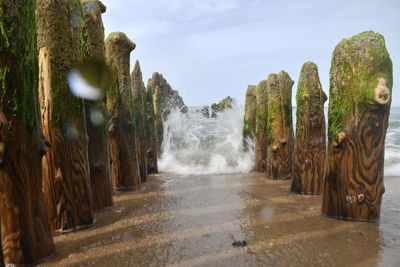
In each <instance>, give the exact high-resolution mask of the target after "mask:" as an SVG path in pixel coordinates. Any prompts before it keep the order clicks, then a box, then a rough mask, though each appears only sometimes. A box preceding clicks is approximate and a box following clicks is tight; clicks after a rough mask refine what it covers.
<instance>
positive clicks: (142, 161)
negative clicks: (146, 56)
mask: <svg viewBox="0 0 400 267" xmlns="http://www.w3.org/2000/svg"><path fill="white" fill-rule="evenodd" d="M131 79H132V95H133V105H134V117H135V122H136V128H135V130H136V140H135V141H136V148H137V154H138V161H139V169H140V179H141V182H142V183H144V182H146V181H147V149H146V147H147V144H146V141H147V140H146V128H145V127H146V125H145V123H146V121H145V119H146V118H145V114H146V95H145V94H146V87H145V85H144V83H143V77H142V71H141V70H140V64H139V61H136V63H135V67H134V69H133V72H132V77H131Z"/></svg>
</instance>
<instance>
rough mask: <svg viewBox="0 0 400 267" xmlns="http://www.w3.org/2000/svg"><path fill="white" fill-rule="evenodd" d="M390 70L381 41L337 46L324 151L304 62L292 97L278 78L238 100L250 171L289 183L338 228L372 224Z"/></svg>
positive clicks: (317, 103)
mask: <svg viewBox="0 0 400 267" xmlns="http://www.w3.org/2000/svg"><path fill="white" fill-rule="evenodd" d="M392 81H393V74H392V62H391V59H390V56H389V54H388V52H387V50H386V46H385V40H384V38H383V36H382V35H380V34H378V33H374V32H371V31H369V32H363V33H360V34H358V35H356V36H353V37H352V38H349V39H344V40H343V41H342V42H340V43H339V44H338V45H337V46H336V48H335V50H334V52H333V59H332V65H331V69H330V90H329V94H330V99H329V111H328V138H327V140H328V145H327V148H326V131H325V118H324V102H325V101H326V100H327V97H326V95H325V93H324V92H323V91H322V87H321V83H320V79H319V74H318V68H317V65H316V64H314V63H312V62H306V63H305V64H304V65H303V67H302V69H301V73H300V78H299V82H298V87H297V94H296V103H297V110H296V117H297V123H296V138H294V133H293V126H292V99H291V96H292V86H293V81H292V80H291V78H290V77H289V75H288V74H287V73H286V72H284V71H282V72H280V73H279V74H270V75H269V76H268V79H267V80H264V81H261V82H260V83H259V84H258V85H257V86H249V87H248V89H247V92H246V104H245V121H244V137H245V138H247V137H250V138H254V139H255V150H256V151H255V154H256V163H255V171H259V172H266V175H267V178H269V179H283V180H286V179H292V185H291V191H292V192H295V193H299V194H321V193H323V204H322V213H323V214H324V215H326V216H329V217H334V218H340V219H345V220H361V221H375V220H377V219H379V215H380V207H381V201H382V196H383V193H384V184H383V174H384V172H383V165H384V149H385V136H386V130H387V127H388V118H389V112H390V104H391V94H392Z"/></svg>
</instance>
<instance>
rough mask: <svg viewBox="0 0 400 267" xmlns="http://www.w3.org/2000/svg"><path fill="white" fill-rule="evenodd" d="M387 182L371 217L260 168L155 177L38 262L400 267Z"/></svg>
mask: <svg viewBox="0 0 400 267" xmlns="http://www.w3.org/2000/svg"><path fill="white" fill-rule="evenodd" d="M385 179H386V180H385V185H386V194H385V196H384V201H383V205H382V215H381V220H380V222H379V223H363V222H348V221H340V220H335V219H330V218H326V217H324V216H322V215H321V214H320V209H321V196H304V195H296V194H293V193H290V192H289V187H290V181H270V180H267V179H265V178H264V175H263V174H259V173H252V174H240V175H210V176H186V177H182V176H172V175H168V174H162V175H157V176H150V182H149V183H148V184H147V185H146V186H145V188H143V189H142V190H141V191H139V192H130V193H121V194H118V195H116V196H115V204H116V206H115V208H114V209H113V210H108V211H104V212H100V213H98V214H97V216H96V218H97V223H96V225H95V226H94V227H92V228H90V229H87V230H84V231H81V232H75V233H70V234H66V235H59V236H56V237H55V243H56V248H57V254H56V255H55V256H54V257H53V258H51V259H50V260H49V261H47V262H46V263H44V264H41V265H40V266H169V265H170V266H202V265H209V266H377V265H378V266H400V193H399V192H398V189H399V188H400V177H397V178H396V177H387V178H385ZM239 240H246V241H247V243H248V245H247V246H246V247H238V248H237V247H233V246H232V243H233V242H234V241H239Z"/></svg>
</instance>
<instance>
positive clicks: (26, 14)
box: [0, 0, 38, 130]
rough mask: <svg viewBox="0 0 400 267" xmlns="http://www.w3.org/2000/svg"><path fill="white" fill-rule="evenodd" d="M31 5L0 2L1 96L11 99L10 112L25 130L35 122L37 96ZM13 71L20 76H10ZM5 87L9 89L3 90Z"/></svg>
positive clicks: (35, 56) (32, 8)
mask: <svg viewBox="0 0 400 267" xmlns="http://www.w3.org/2000/svg"><path fill="white" fill-rule="evenodd" d="M35 7H36V6H35V1H34V0H27V1H4V0H1V1H0V32H1V35H0V62H1V64H0V83H1V85H0V88H1V89H2V92H1V95H2V97H3V101H5V100H6V99H4V98H5V97H6V98H7V100H6V101H11V102H12V108H11V110H10V112H12V113H13V114H15V116H16V117H17V119H18V121H19V122H22V124H23V125H24V126H25V127H26V128H27V129H28V130H32V129H34V127H35V125H36V117H35V116H36V114H35V112H36V111H35V110H36V109H35V106H36V105H37V102H36V99H37V97H38V95H37V94H38V92H37V88H38V59H37V52H36V51H37V50H36V44H37V42H36V35H35V34H32V33H35V32H36V22H35ZM17 62H18V64H17ZM15 73H23V74H24V75H21V76H20V77H13V76H12V75H14V74H15ZM8 89H10V90H12V92H7V90H8ZM7 107H10V106H9V105H8V104H7ZM6 112H7V111H6ZM12 117H14V116H12Z"/></svg>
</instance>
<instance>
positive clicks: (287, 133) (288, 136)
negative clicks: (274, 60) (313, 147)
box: [266, 71, 294, 180]
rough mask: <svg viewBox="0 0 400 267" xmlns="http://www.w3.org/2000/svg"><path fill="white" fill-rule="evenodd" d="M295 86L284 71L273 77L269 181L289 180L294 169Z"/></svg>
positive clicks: (270, 82)
mask: <svg viewBox="0 0 400 267" xmlns="http://www.w3.org/2000/svg"><path fill="white" fill-rule="evenodd" d="M292 86H293V81H292V79H291V78H290V77H289V75H288V74H287V73H286V72H284V71H281V72H280V73H279V74H278V75H276V74H270V75H269V76H268V80H267V93H268V122H267V137H268V152H267V154H268V157H267V164H266V170H267V178H268V179H274V180H288V179H291V177H292V168H293V150H294V147H293V139H294V138H293V122H292Z"/></svg>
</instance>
